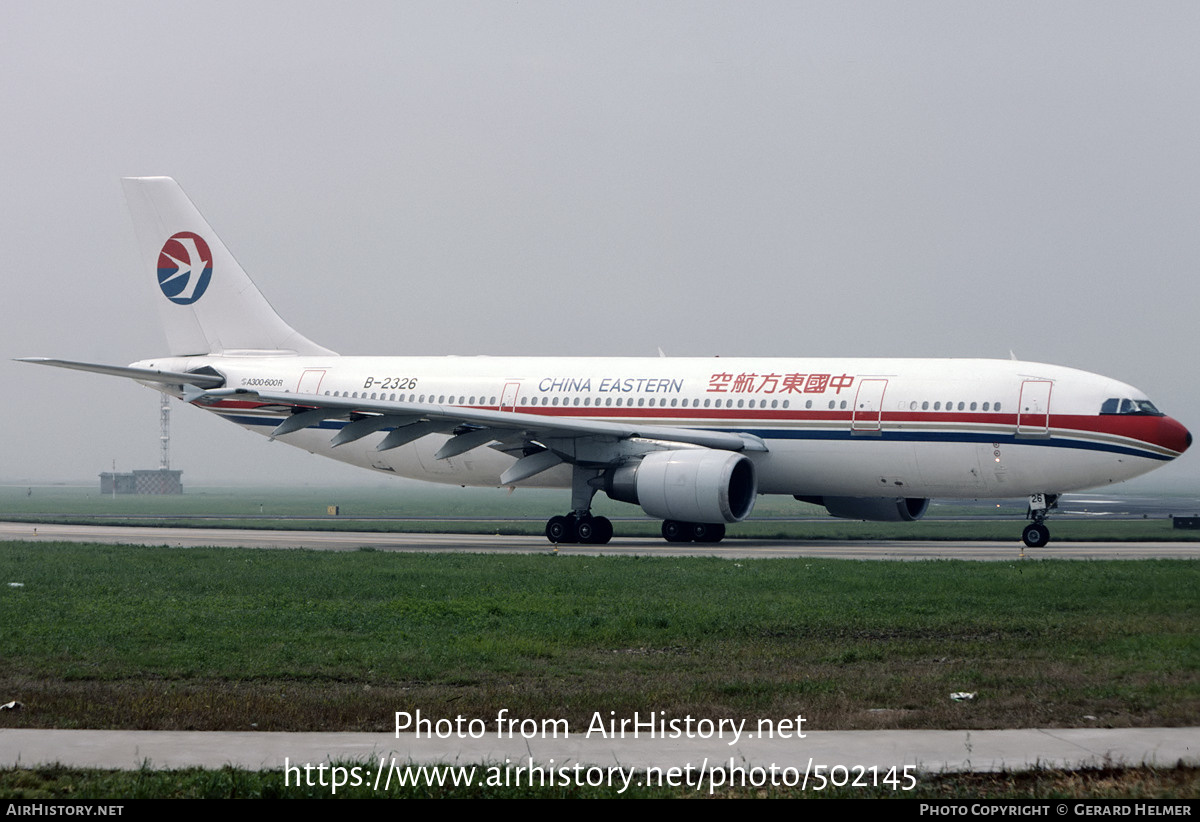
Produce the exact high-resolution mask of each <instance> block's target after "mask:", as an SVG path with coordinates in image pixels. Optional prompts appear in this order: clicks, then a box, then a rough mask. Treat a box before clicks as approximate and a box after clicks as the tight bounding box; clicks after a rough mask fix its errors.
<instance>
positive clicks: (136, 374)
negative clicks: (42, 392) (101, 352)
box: [17, 357, 225, 388]
mask: <svg viewBox="0 0 1200 822" xmlns="http://www.w3.org/2000/svg"><path fill="white" fill-rule="evenodd" d="M17 362H31V363H33V364H34V365H53V366H55V367H56V368H70V369H73V370H75V371H91V372H92V373H94V374H107V375H108V376H110V377H128V378H129V379H131V380H141V381H142V382H158V383H163V384H165V385H195V386H197V387H199V388H220V387H221V386H222V385H224V384H225V380H224V378H222V377H215V376H213V375H212V374H188V373H186V372H182V371H160V370H159V369H157V368H130V367H129V366H125V365H101V364H99V363H90V362H75V361H73V360H54V359H50V358H49V357H18V358H17Z"/></svg>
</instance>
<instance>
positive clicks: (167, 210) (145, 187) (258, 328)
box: [121, 177, 334, 356]
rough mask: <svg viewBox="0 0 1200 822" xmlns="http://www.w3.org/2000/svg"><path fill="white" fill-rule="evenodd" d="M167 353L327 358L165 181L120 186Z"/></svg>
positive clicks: (157, 179) (138, 179) (151, 179)
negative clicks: (150, 282)
mask: <svg viewBox="0 0 1200 822" xmlns="http://www.w3.org/2000/svg"><path fill="white" fill-rule="evenodd" d="M121 183H122V185H123V186H124V188H125V199H126V200H127V201H128V203H129V211H130V213H131V214H132V216H133V227H134V231H135V232H136V233H137V239H138V248H139V250H140V251H141V255H142V259H143V261H144V263H145V265H146V274H147V275H151V272H154V280H153V282H155V287H154V290H155V302H156V303H158V305H159V313H160V314H161V317H162V322H163V328H164V330H165V331H166V334H167V344H168V346H169V347H170V353H171V355H172V356H188V355H192V354H222V353H227V352H233V351H259V352H261V351H278V352H288V353H296V354H318V355H319V354H333V353H334V352H332V351H330V350H329V349H327V348H324V347H322V346H320V345H317V344H316V343H314V342H313V341H312V340H309V339H308V338H307V337H305V336H303V335H302V334H300V333H299V332H298V331H296V330H295V329H294V328H292V327H291V326H290V325H288V324H287V323H286V322H284V321H283V319H282V318H280V316H279V315H278V314H276V313H275V309H273V308H272V307H271V304H270V303H268V302H267V300H266V298H265V297H263V295H262V293H261V292H259V290H258V289H257V288H256V287H255V285H254V283H253V282H252V281H251V280H250V277H249V276H247V275H246V272H245V271H243V270H242V267H241V266H240V265H238V262H237V260H235V259H234V258H233V255H232V254H230V253H229V249H227V248H226V247H225V244H224V243H222V242H221V240H220V238H218V237H217V235H216V233H215V232H214V231H213V230H212V227H210V226H209V224H208V223H207V222H206V221H205V219H204V218H203V217H202V216H200V212H199V211H197V210H196V207H195V206H194V205H192V201H191V200H189V199H188V198H187V195H186V194H184V193H183V189H181V188H180V187H179V185H178V184H177V183H176V182H175V181H174V180H172V179H171V178H170V177H127V178H125V179H123V180H122V181H121Z"/></svg>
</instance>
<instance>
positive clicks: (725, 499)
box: [604, 448, 758, 523]
mask: <svg viewBox="0 0 1200 822" xmlns="http://www.w3.org/2000/svg"><path fill="white" fill-rule="evenodd" d="M604 490H605V492H606V493H607V494H608V495H609V496H610V497H612V498H613V499H615V500H620V501H622V502H631V503H633V504H634V505H640V506H642V510H643V511H645V512H646V513H647V514H649V515H650V516H652V517H658V518H659V519H673V520H679V521H680V522H706V523H718V522H741V521H742V520H744V519H745V518H746V517H747V516H748V515H749V514H750V511H751V510H752V509H753V508H754V501H755V497H756V495H757V494H758V477H757V475H756V474H755V471H754V463H752V462H751V461H750V460H749V459H747V458H746V457H744V456H742V455H741V454H735V453H732V452H730V451H714V450H710V449H707V448H698V449H685V450H679V451H654V452H652V453H650V454H647V455H646V456H644V457H642V458H641V459H640V460H638V461H637V462H630V463H626V464H625V465H621V466H619V467H617V468H615V469H613V470H612V471H610V472H609V473H607V474H606V475H605V478H604Z"/></svg>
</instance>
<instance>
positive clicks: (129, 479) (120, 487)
mask: <svg viewBox="0 0 1200 822" xmlns="http://www.w3.org/2000/svg"><path fill="white" fill-rule="evenodd" d="M182 477H183V472H182V471H172V470H170V469H167V468H160V469H157V470H154V471H132V472H130V473H128V474H117V473H114V472H112V471H105V472H104V473H102V474H101V475H100V493H102V494H182V493H183V479H182Z"/></svg>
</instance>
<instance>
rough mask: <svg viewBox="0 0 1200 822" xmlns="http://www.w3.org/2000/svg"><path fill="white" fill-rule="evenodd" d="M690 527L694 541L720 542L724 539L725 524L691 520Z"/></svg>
mask: <svg viewBox="0 0 1200 822" xmlns="http://www.w3.org/2000/svg"><path fill="white" fill-rule="evenodd" d="M691 529H692V540H693V541H695V542H720V541H721V540H723V539H725V524H724V523H721V522H716V523H710V522H693V523H691Z"/></svg>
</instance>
